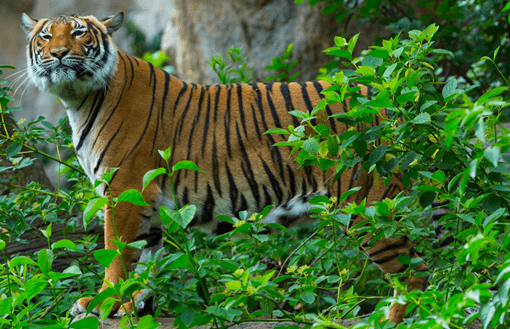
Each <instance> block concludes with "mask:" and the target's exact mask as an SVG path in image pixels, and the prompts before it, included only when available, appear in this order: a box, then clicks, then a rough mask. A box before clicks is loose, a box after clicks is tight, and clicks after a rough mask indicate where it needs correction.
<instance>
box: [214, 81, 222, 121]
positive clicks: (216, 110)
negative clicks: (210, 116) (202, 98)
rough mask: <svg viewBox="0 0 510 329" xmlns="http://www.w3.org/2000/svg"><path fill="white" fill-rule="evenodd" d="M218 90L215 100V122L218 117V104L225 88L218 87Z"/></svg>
mask: <svg viewBox="0 0 510 329" xmlns="http://www.w3.org/2000/svg"><path fill="white" fill-rule="evenodd" d="M217 87H218V90H217V91H216V99H215V100H214V122H216V117H217V115H218V102H219V101H220V93H221V91H222V89H223V87H224V86H222V85H218V86H217Z"/></svg>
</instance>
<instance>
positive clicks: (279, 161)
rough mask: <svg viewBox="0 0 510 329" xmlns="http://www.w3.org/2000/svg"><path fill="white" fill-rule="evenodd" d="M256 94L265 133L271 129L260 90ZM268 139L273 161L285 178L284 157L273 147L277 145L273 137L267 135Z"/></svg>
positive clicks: (268, 85)
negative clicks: (267, 121) (266, 118)
mask: <svg viewBox="0 0 510 329" xmlns="http://www.w3.org/2000/svg"><path fill="white" fill-rule="evenodd" d="M265 86H266V88H268V87H269V88H270V87H271V86H272V85H271V84H267V85H265ZM255 92H256V94H257V105H258V107H259V112H260V116H261V119H262V125H263V127H264V132H266V131H267V130H269V128H268V126H267V123H266V120H265V115H264V111H265V109H264V107H263V106H262V94H261V92H260V90H259V89H258V88H257V89H255ZM267 95H268V96H269V93H267ZM268 101H269V99H268ZM278 127H280V126H278ZM267 138H268V139H269V142H270V145H269V146H268V148H269V150H270V152H271V159H272V160H273V162H274V163H277V164H278V165H279V168H280V177H283V161H282V155H281V153H280V150H279V148H278V147H273V145H274V144H275V140H274V138H273V136H272V135H267Z"/></svg>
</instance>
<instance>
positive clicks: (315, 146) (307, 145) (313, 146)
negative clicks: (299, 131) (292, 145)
mask: <svg viewBox="0 0 510 329" xmlns="http://www.w3.org/2000/svg"><path fill="white" fill-rule="evenodd" d="M303 149H304V150H305V151H306V152H308V154H310V155H311V156H317V153H318V152H319V142H317V140H316V139H315V138H310V139H307V140H306V141H305V142H304V143H303Z"/></svg>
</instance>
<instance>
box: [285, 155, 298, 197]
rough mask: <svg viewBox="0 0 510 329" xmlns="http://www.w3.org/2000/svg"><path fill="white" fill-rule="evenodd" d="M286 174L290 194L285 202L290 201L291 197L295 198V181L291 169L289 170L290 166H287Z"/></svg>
mask: <svg viewBox="0 0 510 329" xmlns="http://www.w3.org/2000/svg"><path fill="white" fill-rule="evenodd" d="M287 172H288V173H289V189H290V194H289V199H288V200H287V201H290V200H291V199H292V198H293V197H295V196H296V193H297V191H296V179H295V177H294V172H293V171H292V169H291V168H290V166H289V165H288V164H287Z"/></svg>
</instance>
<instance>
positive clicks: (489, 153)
mask: <svg viewBox="0 0 510 329" xmlns="http://www.w3.org/2000/svg"><path fill="white" fill-rule="evenodd" d="M483 155H484V156H485V158H486V159H487V160H489V161H490V162H491V163H492V165H493V166H494V167H497V166H498V160H499V157H500V156H501V153H500V151H499V147H498V146H496V145H493V146H491V147H488V148H486V149H485V152H484V153H483Z"/></svg>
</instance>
